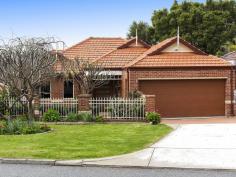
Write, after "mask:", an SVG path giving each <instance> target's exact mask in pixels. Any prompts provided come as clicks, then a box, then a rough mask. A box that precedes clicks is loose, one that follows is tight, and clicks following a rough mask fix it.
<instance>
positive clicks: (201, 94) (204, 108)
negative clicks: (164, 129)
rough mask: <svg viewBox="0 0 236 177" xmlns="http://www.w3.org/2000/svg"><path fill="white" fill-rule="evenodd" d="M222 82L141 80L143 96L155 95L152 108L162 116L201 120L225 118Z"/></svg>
mask: <svg viewBox="0 0 236 177" xmlns="http://www.w3.org/2000/svg"><path fill="white" fill-rule="evenodd" d="M225 85H226V79H223V78H221V79H219V78H218V79H217V78H213V79H198V78H196V79H191V78H190V79H158V80H157V79H150V80H147V79H146V80H145V79H143V80H142V79H141V80H139V81H138V87H139V90H140V91H141V92H143V93H144V94H145V95H156V109H157V111H158V112H159V113H160V114H161V116H162V117H204V116H224V115H225V100H226V99H225Z"/></svg>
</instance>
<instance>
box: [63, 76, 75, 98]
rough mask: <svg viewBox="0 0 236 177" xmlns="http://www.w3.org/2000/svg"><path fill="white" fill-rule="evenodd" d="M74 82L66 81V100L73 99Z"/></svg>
mask: <svg viewBox="0 0 236 177" xmlns="http://www.w3.org/2000/svg"><path fill="white" fill-rule="evenodd" d="M73 90H74V89H73V81H72V80H70V81H64V98H73Z"/></svg>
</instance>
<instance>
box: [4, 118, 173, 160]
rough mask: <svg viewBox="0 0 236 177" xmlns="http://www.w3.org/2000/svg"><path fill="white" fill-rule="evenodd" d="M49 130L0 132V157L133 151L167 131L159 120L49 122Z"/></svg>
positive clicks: (58, 156) (87, 155)
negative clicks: (18, 134)
mask: <svg viewBox="0 0 236 177" xmlns="http://www.w3.org/2000/svg"><path fill="white" fill-rule="evenodd" d="M50 127H51V128H52V129H53V131H52V132H50V133H45V134H35V135H21V136H17V135H16V136H14V135H1V136H0V157H5V158H37V159H38V158H45V159H82V158H97V157H106V156H113V155H120V154H125V153H129V152H132V151H137V150H140V149H143V148H145V147H147V146H148V145H150V144H152V143H154V142H156V141H158V140H159V139H160V138H162V137H164V136H165V135H166V134H168V133H169V132H171V130H172V129H171V128H170V127H168V126H166V125H163V124H160V125H157V126H153V125H150V124H144V123H129V124H124V123H123V124H118V123H117V124H85V125H50Z"/></svg>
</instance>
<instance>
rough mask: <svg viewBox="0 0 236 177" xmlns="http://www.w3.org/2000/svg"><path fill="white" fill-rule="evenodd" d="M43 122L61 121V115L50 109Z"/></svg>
mask: <svg viewBox="0 0 236 177" xmlns="http://www.w3.org/2000/svg"><path fill="white" fill-rule="evenodd" d="M43 120H44V121H45V122H58V121H60V120H61V117H60V113H59V112H58V111H56V110H53V109H48V110H47V112H45V113H44V114H43Z"/></svg>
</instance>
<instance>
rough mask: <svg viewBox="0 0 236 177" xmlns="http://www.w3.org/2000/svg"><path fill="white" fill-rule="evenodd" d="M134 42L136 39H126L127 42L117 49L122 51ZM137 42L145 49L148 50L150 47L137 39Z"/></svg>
mask: <svg viewBox="0 0 236 177" xmlns="http://www.w3.org/2000/svg"><path fill="white" fill-rule="evenodd" d="M135 41H136V37H133V38H131V39H128V40H127V42H125V43H124V44H122V45H121V46H119V47H118V48H117V49H123V48H126V47H128V46H129V45H130V44H132V43H133V42H135ZM138 42H139V43H141V44H142V45H143V46H144V47H145V48H150V47H151V46H150V45H149V44H147V43H146V42H144V41H143V40H141V39H138Z"/></svg>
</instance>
